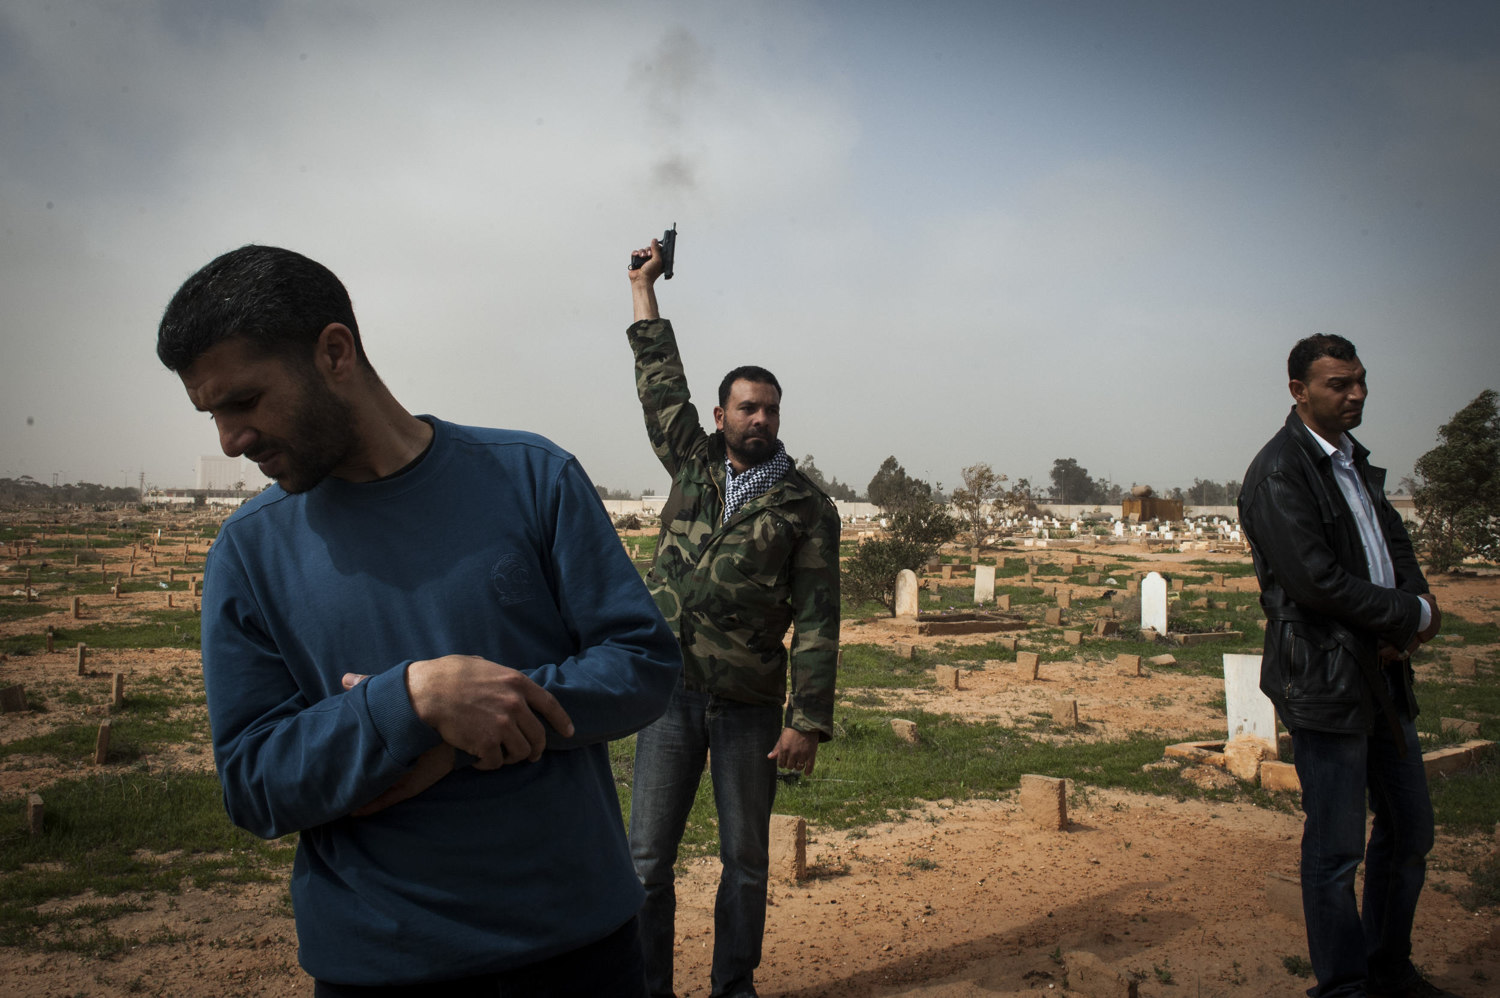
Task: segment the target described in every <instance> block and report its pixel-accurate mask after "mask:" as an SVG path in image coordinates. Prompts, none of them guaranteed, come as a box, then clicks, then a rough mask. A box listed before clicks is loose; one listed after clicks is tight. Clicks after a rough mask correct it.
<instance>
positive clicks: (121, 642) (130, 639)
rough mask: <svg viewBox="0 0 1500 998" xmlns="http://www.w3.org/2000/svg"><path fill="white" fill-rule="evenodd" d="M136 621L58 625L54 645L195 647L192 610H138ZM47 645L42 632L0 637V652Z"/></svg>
mask: <svg viewBox="0 0 1500 998" xmlns="http://www.w3.org/2000/svg"><path fill="white" fill-rule="evenodd" d="M136 619H137V620H138V621H140V622H139V623H130V624H91V625H88V626H85V627H60V628H56V629H55V630H54V632H53V636H52V641H53V647H54V649H56V650H58V651H62V650H63V649H69V648H72V647H73V646H74V645H78V644H86V645H88V646H89V647H90V648H113V649H119V648H199V647H201V646H202V642H203V639H202V628H201V625H200V621H199V618H198V615H197V614H196V613H194V612H193V611H192V610H148V611H145V612H143V613H141V614H138V615H137V617H136ZM46 647H47V637H46V635H45V634H42V633H37V634H17V635H14V636H13V637H9V638H0V652H5V653H6V654H9V655H34V654H36V653H37V652H40V651H43V650H44V649H45V648H46Z"/></svg>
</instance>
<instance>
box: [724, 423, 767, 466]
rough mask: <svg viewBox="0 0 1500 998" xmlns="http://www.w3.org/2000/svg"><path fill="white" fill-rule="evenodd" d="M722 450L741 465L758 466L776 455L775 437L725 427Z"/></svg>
mask: <svg viewBox="0 0 1500 998" xmlns="http://www.w3.org/2000/svg"><path fill="white" fill-rule="evenodd" d="M724 449H725V450H727V451H729V453H730V454H731V455H732V456H734V457H736V458H739V460H740V462H741V463H742V464H760V463H761V462H762V461H764V460H766V459H768V458H770V457H771V456H772V455H774V454H775V453H776V437H775V436H769V437H768V436H760V435H756V434H751V433H749V432H748V431H738V432H737V431H734V430H731V429H730V428H729V427H728V426H725V427H724Z"/></svg>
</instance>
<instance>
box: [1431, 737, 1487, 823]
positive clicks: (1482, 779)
mask: <svg viewBox="0 0 1500 998" xmlns="http://www.w3.org/2000/svg"><path fill="white" fill-rule="evenodd" d="M1427 787H1428V792H1429V793H1430V794H1431V796H1432V810H1433V814H1434V815H1435V816H1436V818H1437V822H1438V824H1440V825H1442V826H1443V828H1444V830H1445V831H1448V832H1450V833H1460V834H1462V833H1467V832H1488V831H1490V830H1491V829H1493V828H1494V827H1495V823H1496V822H1497V821H1500V760H1497V759H1496V758H1495V755H1494V753H1491V754H1489V755H1487V756H1483V757H1481V758H1480V761H1479V763H1478V765H1475V766H1472V767H1470V768H1469V769H1465V770H1461V771H1460V772H1457V773H1450V774H1448V775H1445V776H1436V777H1433V779H1432V780H1430V781H1429V782H1428V785H1427Z"/></svg>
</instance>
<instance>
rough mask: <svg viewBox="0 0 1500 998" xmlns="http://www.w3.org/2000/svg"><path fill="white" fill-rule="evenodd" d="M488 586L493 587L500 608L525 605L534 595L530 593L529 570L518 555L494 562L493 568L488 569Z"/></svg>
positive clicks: (506, 556)
mask: <svg viewBox="0 0 1500 998" xmlns="http://www.w3.org/2000/svg"><path fill="white" fill-rule="evenodd" d="M490 584H491V585H493V586H494V587H495V594H496V595H497V596H499V597H500V605H501V606H515V605H516V604H517V603H525V602H526V601H527V600H529V599H531V598H532V596H533V595H535V594H534V593H533V592H532V582H531V569H529V568H527V567H526V562H524V561H522V560H521V558H520V556H519V555H514V554H507V555H504V556H502V557H501V559H500V560H499V561H497V562H495V567H494V568H492V569H490Z"/></svg>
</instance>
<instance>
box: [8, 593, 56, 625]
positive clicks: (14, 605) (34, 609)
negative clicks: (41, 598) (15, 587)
mask: <svg viewBox="0 0 1500 998" xmlns="http://www.w3.org/2000/svg"><path fill="white" fill-rule="evenodd" d="M52 611H53V608H52V607H50V606H47V605H45V604H43V603H28V602H26V599H25V597H23V596H4V597H0V624H3V623H6V622H8V621H12V620H25V619H27V618H28V617H41V616H44V615H46V614H49V613H51V612H52Z"/></svg>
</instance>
